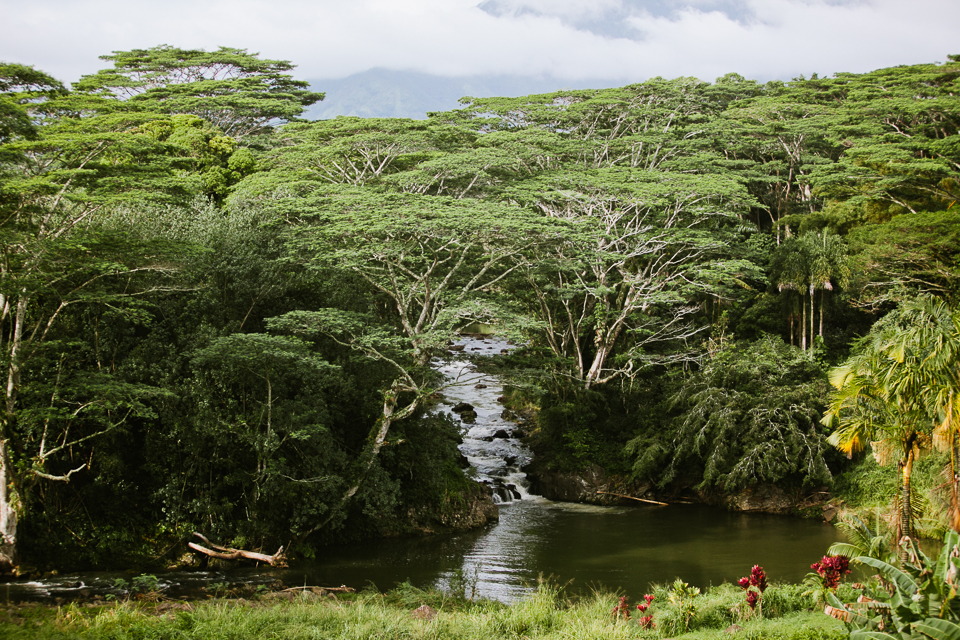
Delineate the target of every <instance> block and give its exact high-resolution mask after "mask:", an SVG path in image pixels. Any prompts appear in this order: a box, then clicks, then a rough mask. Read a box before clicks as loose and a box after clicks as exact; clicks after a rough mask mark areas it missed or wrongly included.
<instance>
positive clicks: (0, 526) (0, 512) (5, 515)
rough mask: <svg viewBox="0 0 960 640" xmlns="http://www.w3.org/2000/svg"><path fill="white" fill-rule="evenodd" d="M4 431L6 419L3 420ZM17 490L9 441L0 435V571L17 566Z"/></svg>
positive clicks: (9, 569) (4, 429)
mask: <svg viewBox="0 0 960 640" xmlns="http://www.w3.org/2000/svg"><path fill="white" fill-rule="evenodd" d="M2 426H3V431H6V428H7V420H4V424H3V425H2ZM17 502H18V500H17V490H16V485H15V484H14V481H13V467H12V465H11V463H10V443H9V441H8V440H7V439H6V437H4V436H3V435H0V573H4V572H7V571H11V570H13V569H14V568H15V567H16V566H17V509H16V505H17Z"/></svg>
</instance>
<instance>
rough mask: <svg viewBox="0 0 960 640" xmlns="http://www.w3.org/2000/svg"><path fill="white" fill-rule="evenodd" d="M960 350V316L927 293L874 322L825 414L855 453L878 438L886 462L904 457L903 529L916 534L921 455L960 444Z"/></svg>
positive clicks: (876, 447) (842, 370)
mask: <svg viewBox="0 0 960 640" xmlns="http://www.w3.org/2000/svg"><path fill="white" fill-rule="evenodd" d="M958 356H960V319H958V318H957V316H956V314H955V313H952V312H951V311H950V310H949V309H948V308H947V307H946V306H945V305H944V304H943V303H942V302H941V301H939V300H936V299H933V298H921V299H918V300H915V301H912V302H910V303H907V304H904V305H903V306H901V308H900V309H898V310H897V311H896V312H894V313H891V314H890V315H888V316H886V317H885V318H883V319H882V320H881V321H880V322H878V323H877V324H876V325H874V326H873V327H872V328H871V330H870V333H869V334H868V335H867V336H866V337H865V338H864V339H863V340H862V341H861V342H860V343H859V345H858V348H857V352H856V353H855V354H854V355H853V356H851V357H850V358H849V359H848V360H847V361H846V362H844V363H843V364H842V365H841V366H839V367H837V368H835V369H833V370H832V371H831V372H830V383H831V384H832V385H833V386H834V388H835V390H834V392H833V393H832V394H831V397H830V406H829V409H828V411H827V412H826V414H825V415H824V419H823V421H824V423H825V424H826V425H828V426H831V427H835V430H834V432H833V433H832V434H831V436H830V438H829V442H830V443H831V444H833V445H834V446H836V447H838V448H840V449H841V450H842V451H844V452H847V453H852V452H853V451H856V450H859V449H862V448H863V447H864V446H865V445H866V443H867V442H870V443H871V444H872V447H873V454H874V456H875V457H876V458H877V461H878V462H880V463H881V464H886V463H887V462H890V461H896V463H897V466H898V468H899V477H900V495H899V496H898V503H897V508H898V513H899V525H898V528H899V534H900V535H908V536H912V535H913V519H912V504H913V502H912V489H911V479H912V473H913V465H914V462H915V460H916V458H917V456H918V455H919V454H920V453H921V452H922V451H923V449H924V448H926V447H928V446H929V445H931V444H938V445H940V446H943V445H946V447H945V448H951V449H954V448H955V444H954V443H955V441H956V440H955V438H956V430H957V424H958V422H957V419H958V415H960V414H958V409H960V408H958V406H957V397H958V394H957V390H958V382H960V378H958V374H957V364H958ZM935 430H937V431H939V433H938V434H937V435H938V437H937V438H932V435H933V434H934V433H935ZM898 537H899V536H898Z"/></svg>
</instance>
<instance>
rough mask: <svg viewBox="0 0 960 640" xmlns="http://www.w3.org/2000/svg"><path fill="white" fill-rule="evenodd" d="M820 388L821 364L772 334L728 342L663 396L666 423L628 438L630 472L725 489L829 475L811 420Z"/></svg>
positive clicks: (809, 482) (819, 431) (818, 480)
mask: <svg viewBox="0 0 960 640" xmlns="http://www.w3.org/2000/svg"><path fill="white" fill-rule="evenodd" d="M826 394H827V385H826V382H825V380H824V379H823V371H822V370H821V369H820V367H819V366H818V365H817V364H816V363H814V362H812V361H811V360H810V359H809V358H806V357H804V356H803V355H801V354H799V353H798V352H797V351H795V350H793V349H791V348H790V347H788V346H787V345H785V344H784V343H783V342H782V341H780V339H779V338H765V339H763V340H759V341H757V342H755V343H752V344H744V343H737V342H734V343H730V344H728V345H726V346H724V348H722V349H721V350H719V351H718V352H717V353H715V354H713V356H712V357H710V358H709V359H705V361H704V363H703V366H702V367H701V368H700V370H699V371H697V372H696V373H694V374H692V375H690V376H688V377H685V378H684V380H683V381H682V384H681V385H679V390H678V391H677V392H676V393H675V394H673V396H672V397H671V398H670V405H671V407H672V408H673V409H674V410H675V411H677V417H676V419H675V420H674V421H672V424H669V426H668V427H667V428H665V429H664V428H660V429H657V430H656V431H654V432H652V433H647V434H643V435H641V436H639V437H636V438H635V439H633V440H631V441H630V442H629V443H628V444H627V448H626V451H627V452H628V453H630V454H632V455H634V456H635V458H636V461H635V463H634V467H633V473H634V475H635V476H636V477H638V478H644V479H646V478H650V477H657V478H658V482H659V483H660V484H661V485H666V484H669V483H670V482H673V481H675V480H678V479H679V480H687V481H696V482H698V486H699V487H702V488H707V487H719V488H722V489H723V490H724V491H727V492H730V491H737V490H741V489H744V488H747V487H750V486H752V485H755V484H757V483H761V482H767V483H789V484H791V485H793V486H796V487H816V486H820V485H821V484H823V483H825V482H829V481H830V479H831V478H832V474H831V472H830V469H829V467H828V465H827V461H828V458H829V449H830V448H829V447H828V446H827V441H826V434H825V432H824V429H823V427H822V426H821V425H820V424H818V417H819V415H820V412H821V410H822V409H823V407H824V405H825V401H826Z"/></svg>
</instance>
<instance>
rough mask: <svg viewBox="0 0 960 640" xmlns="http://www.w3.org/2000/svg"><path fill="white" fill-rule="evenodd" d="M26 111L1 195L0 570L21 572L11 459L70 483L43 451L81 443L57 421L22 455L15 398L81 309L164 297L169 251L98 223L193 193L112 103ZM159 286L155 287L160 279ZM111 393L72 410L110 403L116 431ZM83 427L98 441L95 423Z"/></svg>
mask: <svg viewBox="0 0 960 640" xmlns="http://www.w3.org/2000/svg"><path fill="white" fill-rule="evenodd" d="M44 82H46V81H44ZM55 93H59V92H55ZM22 106H23V109H25V110H26V112H27V113H28V114H29V115H30V118H31V120H32V123H33V127H34V128H33V130H31V131H26V132H24V135H20V136H17V137H14V138H12V139H10V140H8V141H7V142H6V144H4V145H3V147H2V151H3V153H2V156H3V157H2V160H3V165H2V167H0V170H2V171H3V177H4V180H3V182H2V184H0V237H2V238H3V242H2V243H0V354H2V355H0V364H2V366H3V367H4V369H5V376H4V378H5V384H4V406H3V413H2V417H0V486H2V489H0V491H2V493H0V519H2V524H0V530H2V531H0V535H2V541H0V565H5V566H9V565H12V564H15V562H16V555H15V543H16V522H17V509H18V508H22V507H23V505H24V499H23V498H24V497H23V496H19V495H18V493H17V492H18V491H19V490H20V487H21V485H22V482H21V481H22V480H23V478H18V477H17V473H16V472H15V465H17V463H18V460H17V459H15V457H14V455H13V450H12V449H11V447H13V444H14V443H15V442H16V443H17V450H18V455H19V456H22V458H23V459H24V460H25V461H26V460H34V459H35V460H34V461H35V462H37V464H38V465H39V466H35V465H34V464H33V463H32V462H31V463H30V464H29V465H27V467H25V468H24V473H25V474H26V476H27V477H31V476H37V475H38V472H39V473H45V474H46V475H45V476H43V477H44V478H45V479H47V480H62V481H67V480H69V478H70V475H71V473H70V472H64V473H59V474H50V473H48V472H46V471H44V470H43V465H44V463H45V461H46V459H47V458H49V456H50V455H51V454H50V450H49V449H45V444H46V445H49V443H50V442H51V440H58V441H60V442H61V445H60V446H58V447H56V451H57V452H60V453H63V452H64V451H65V450H67V449H69V447H67V448H66V449H65V446H66V445H69V444H70V443H71V442H73V441H74V440H73V438H74V437H79V436H78V434H77V433H76V430H74V431H73V432H72V433H73V436H70V435H68V434H70V433H71V431H70V429H71V424H73V423H72V422H71V421H70V420H65V421H64V420H61V421H55V422H50V423H47V424H48V426H49V429H52V428H53V427H54V426H58V428H60V429H62V431H61V432H60V433H59V435H57V436H53V435H51V434H50V432H49V429H48V426H44V427H43V429H42V432H43V434H44V435H43V436H42V437H39V438H37V439H36V440H34V441H32V444H33V445H36V446H38V447H39V450H34V449H31V448H30V447H27V446H21V445H24V442H23V438H28V439H29V435H30V434H28V433H26V432H24V431H22V429H21V425H18V415H19V414H20V412H21V409H22V408H23V407H22V406H21V403H20V396H21V394H23V393H24V391H25V390H26V389H27V387H28V386H29V384H31V382H39V381H41V380H43V377H42V376H41V377H40V378H38V379H34V380H30V379H29V377H25V376H24V372H25V371H26V369H25V367H26V366H27V364H28V363H29V361H30V359H31V358H33V357H36V356H38V355H39V354H40V353H41V351H42V349H43V348H44V344H45V343H48V342H50V341H51V340H53V339H54V336H55V335H56V329H57V325H58V323H60V322H63V321H64V319H65V318H66V317H67V316H68V315H69V312H70V311H72V310H73V309H74V308H79V307H82V306H86V305H91V304H95V303H100V304H105V305H113V306H114V307H115V308H118V309H120V308H129V307H130V306H131V305H134V306H135V304H136V302H137V301H138V300H139V299H140V298H141V297H142V295H143V294H144V292H145V291H146V290H155V289H157V288H160V289H163V288H166V287H169V283H165V282H163V281H162V274H164V273H169V272H170V271H171V262H169V261H168V260H169V257H170V256H171V252H170V246H169V245H166V244H164V243H155V242H137V241H134V240H131V239H130V238H129V237H127V236H126V234H125V233H123V232H119V233H118V232H117V231H116V230H115V229H108V228H104V227H103V226H102V225H99V224H98V220H97V215H98V214H101V213H103V212H104V211H106V210H108V209H109V208H111V207H114V206H119V205H121V204H123V203H130V202H135V201H139V202H143V201H144V200H151V199H152V200H157V201H163V200H167V201H172V200H175V199H176V198H178V197H182V196H184V195H185V194H186V192H187V190H186V189H185V185H184V183H183V181H182V180H181V178H180V177H179V176H178V175H177V174H176V173H175V172H173V171H171V169H172V168H175V167H176V166H177V160H176V159H175V158H170V157H169V156H168V155H167V154H166V151H167V150H168V149H169V147H168V146H167V145H165V144H163V143H161V142H158V141H157V140H155V139H153V138H151V137H150V136H148V135H145V134H144V133H143V132H142V131H141V130H139V127H141V126H142V125H143V124H145V123H147V122H149V121H150V120H152V119H154V118H155V117H156V116H151V115H144V114H136V113H128V112H124V111H117V110H115V109H113V108H111V107H112V106H113V105H111V104H110V101H106V100H104V99H101V98H97V97H85V96H74V95H56V96H55V97H54V98H49V99H46V100H42V99H38V100H36V101H30V102H27V103H25V104H23V105H22ZM157 276H159V277H160V279H159V280H156V279H153V278H155V277H157ZM55 372H56V368H54V369H53V370H52V371H47V372H46V374H47V375H51V374H52V375H54V376H55V378H56V379H57V380H58V381H60V383H61V384H65V383H66V382H67V381H68V380H77V379H78V378H76V377H74V376H60V375H58V374H56V373H55ZM105 389H106V387H102V388H101V390H105ZM128 391H129V390H128ZM115 393H116V388H114V389H113V390H112V391H110V392H109V393H106V392H105V393H104V394H100V395H99V396H97V395H96V394H93V398H92V399H91V397H90V396H89V394H88V396H87V397H86V399H80V398H81V397H82V394H80V395H78V396H75V397H76V400H75V401H76V402H77V403H79V404H80V406H83V407H86V406H88V405H87V403H88V402H95V403H101V404H103V403H105V404H106V406H110V405H111V403H113V409H112V410H109V411H107V413H105V414H101V415H102V416H105V417H104V420H105V421H106V423H109V424H110V425H114V427H115V426H116V425H117V424H119V423H118V422H117V418H118V416H117V415H116V412H117V411H121V412H122V409H121V408H120V405H119V404H117V403H118V402H119V401H117V400H116V398H115ZM124 393H126V395H127V400H126V401H125V402H127V403H128V405H129V406H133V405H134V404H136V403H135V402H134V400H133V399H132V398H133V397H134V396H136V395H137V394H136V393H134V394H133V395H131V394H130V393H128V392H124ZM70 395H71V394H67V393H65V392H64V391H63V390H62V389H60V390H56V387H55V390H54V392H52V393H51V394H50V397H51V400H50V402H51V406H53V405H56V404H57V403H56V401H57V399H58V398H59V399H62V400H63V401H64V402H66V403H67V404H70V402H71V401H70V400H67V398H68V397H69V396H70ZM121 395H123V394H121ZM111 397H113V398H114V399H112V400H111V399H110V398H111ZM97 398H99V400H98V399H97ZM137 411H140V409H137ZM88 413H92V412H88ZM85 424H86V427H87V428H89V429H90V430H91V432H98V427H96V426H95V425H96V424H97V422H96V421H87V422H86V423H85ZM114 427H110V428H111V429H112V428H114ZM99 432H102V429H101V430H100V431H99ZM86 437H87V436H83V438H84V439H85V438H86ZM91 437H92V436H91ZM44 452H45V454H46V455H44ZM83 468H85V467H83ZM78 470H79V469H78ZM71 471H73V470H71Z"/></svg>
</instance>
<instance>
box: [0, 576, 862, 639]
mask: <svg viewBox="0 0 960 640" xmlns="http://www.w3.org/2000/svg"><path fill="white" fill-rule="evenodd" d="M801 591H802V587H800V586H798V585H773V586H771V587H770V588H769V589H767V592H766V594H765V598H764V612H763V616H762V617H761V616H760V615H758V613H757V612H754V611H753V610H751V609H750V608H749V607H747V606H746V604H745V602H744V597H743V592H742V591H741V590H740V589H739V588H738V587H736V586H735V585H730V584H724V585H720V586H718V587H714V588H711V589H709V590H707V592H706V593H704V594H702V595H699V596H695V597H692V598H691V599H689V600H688V601H687V603H686V604H687V605H692V606H693V609H694V613H693V615H692V617H689V618H688V619H687V622H686V623H684V621H683V620H682V619H681V617H680V615H679V610H678V606H677V605H676V604H674V603H671V602H669V600H668V597H667V587H658V588H657V589H655V590H654V595H655V600H654V602H653V605H652V606H651V608H650V610H649V611H648V613H650V612H652V614H653V616H654V617H653V619H654V622H655V623H656V627H655V628H653V629H643V628H641V627H640V625H639V624H637V623H636V620H635V619H636V618H637V617H638V615H637V613H636V612H635V611H634V616H633V619H630V620H623V619H615V618H614V616H613V615H612V613H611V612H612V609H613V607H614V605H615V603H616V602H617V597H616V595H614V594H610V593H594V594H592V595H590V596H586V597H582V598H578V599H577V600H576V601H571V600H567V599H566V598H565V596H564V593H563V590H562V589H560V588H557V587H556V586H553V585H550V584H541V585H540V586H539V588H538V589H537V590H536V591H535V592H533V593H532V594H531V595H530V596H529V597H527V598H526V599H524V600H522V601H521V602H518V603H516V604H514V605H511V606H506V605H503V604H500V603H497V602H491V601H484V600H481V601H470V600H465V599H463V598H455V597H452V596H450V595H449V594H444V593H440V592H436V591H423V590H420V589H416V588H415V587H412V586H410V585H401V586H400V587H398V588H397V589H395V590H394V591H391V592H388V593H386V594H380V593H375V592H367V593H361V594H352V595H350V596H349V597H348V596H342V597H339V598H333V597H331V596H329V595H326V596H324V595H319V594H315V593H311V592H310V591H306V592H303V593H301V594H296V595H294V594H284V595H285V596H286V598H284V599H281V598H278V597H277V595H276V594H272V595H268V596H265V597H264V598H263V599H260V600H256V601H250V600H221V599H213V600H209V601H205V602H197V603H191V604H184V603H173V602H163V601H161V602H158V603H157V602H153V603H149V602H136V601H127V602H120V603H113V604H110V605H107V606H101V605H98V606H90V605H79V604H72V605H67V606H63V607H58V608H48V607H21V608H19V609H14V610H8V611H7V612H6V613H5V614H4V613H2V612H0V637H2V638H5V639H9V640H34V639H38V640H60V639H63V638H79V639H89V640H188V639H189V640H247V639H250V638H257V639H267V640H270V639H280V638H283V639H285V640H287V639H289V640H319V639H323V640H361V639H362V640H379V639H383V640H387V639H391V640H393V639H405V640H420V639H423V640H440V639H444V640H447V639H452V640H460V639H462V640H499V639H504V640H519V639H521V638H528V639H530V640H554V639H555V640H579V639H584V640H586V639H590V640H619V639H627V638H638V639H650V640H653V639H659V638H666V637H672V638H684V639H689V640H694V639H700V638H702V639H708V638H716V639H720V638H729V637H730V634H728V633H725V632H724V630H725V629H727V627H729V626H730V625H731V624H737V625H739V626H740V627H742V630H741V631H739V632H738V633H737V634H736V637H737V638H738V639H751V640H752V639H754V638H773V639H783V640H825V639H833V638H837V639H839V638H845V637H846V635H847V631H846V629H845V628H844V627H843V625H842V624H840V623H839V622H837V621H836V620H833V619H832V618H829V617H827V616H825V615H824V614H822V613H820V612H814V611H808V610H806V605H807V602H806V601H805V599H804V598H803V596H802V595H801ZM424 604H425V605H428V606H430V607H432V608H433V609H434V610H435V611H436V616H435V617H434V618H433V619H432V620H425V619H419V618H417V617H416V616H415V615H414V610H415V609H417V608H418V607H420V606H421V605H424ZM688 611H689V610H688ZM684 625H685V626H686V628H684Z"/></svg>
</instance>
